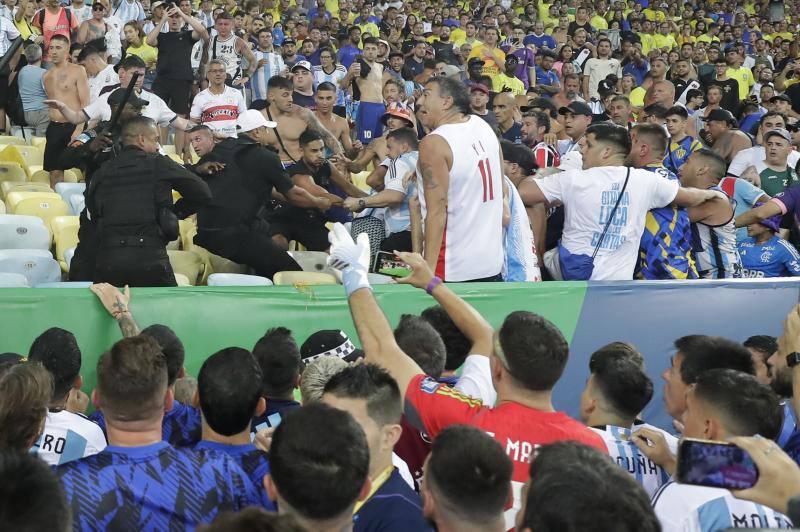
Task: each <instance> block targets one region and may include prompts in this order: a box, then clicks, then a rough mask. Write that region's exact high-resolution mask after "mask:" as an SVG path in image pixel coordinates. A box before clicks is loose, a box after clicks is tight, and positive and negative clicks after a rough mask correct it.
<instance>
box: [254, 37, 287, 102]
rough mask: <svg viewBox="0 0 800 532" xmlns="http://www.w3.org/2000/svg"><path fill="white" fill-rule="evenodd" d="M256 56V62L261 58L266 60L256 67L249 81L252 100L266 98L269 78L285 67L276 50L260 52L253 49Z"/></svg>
mask: <svg viewBox="0 0 800 532" xmlns="http://www.w3.org/2000/svg"><path fill="white" fill-rule="evenodd" d="M253 55H255V56H256V64H258V62H259V61H261V60H262V59H263V60H264V61H266V62H265V63H264V65H263V66H261V67H259V68H258V69H256V71H255V73H254V74H253V79H252V80H251V81H250V88H251V90H252V91H253V101H255V100H266V99H267V84H268V83H269V78H271V77H272V76H277V75H278V74H280V73H281V72H283V69H284V68H286V66H285V64H284V63H283V57H281V54H279V53H277V52H274V51H273V52H262V51H261V50H259V49H257V48H256V49H255V50H253Z"/></svg>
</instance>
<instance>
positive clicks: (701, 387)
mask: <svg viewBox="0 0 800 532" xmlns="http://www.w3.org/2000/svg"><path fill="white" fill-rule="evenodd" d="M694 397H695V399H696V400H697V401H701V402H702V403H704V404H706V405H708V406H709V407H711V408H712V409H713V410H714V411H715V412H716V413H717V414H718V415H719V417H720V421H721V422H722V424H723V425H724V426H725V429H726V432H727V433H728V434H729V435H731V436H755V435H756V434H760V435H761V436H763V437H765V438H768V439H770V440H772V439H775V438H777V437H778V435H779V434H780V431H781V425H782V424H783V408H782V407H781V404H780V398H779V397H778V395H777V394H776V393H775V392H774V391H773V390H772V388H770V387H769V386H767V385H766V384H762V383H760V382H758V380H756V378H755V377H753V376H752V375H748V374H746V373H742V372H741V371H736V370H732V369H712V370H709V371H706V372H704V373H702V374H701V375H700V376H698V377H697V382H696V383H695V386H694Z"/></svg>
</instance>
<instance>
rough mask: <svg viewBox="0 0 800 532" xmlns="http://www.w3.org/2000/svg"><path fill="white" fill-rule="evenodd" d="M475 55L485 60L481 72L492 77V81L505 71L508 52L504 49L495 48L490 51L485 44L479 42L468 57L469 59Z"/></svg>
mask: <svg viewBox="0 0 800 532" xmlns="http://www.w3.org/2000/svg"><path fill="white" fill-rule="evenodd" d="M473 57H479V58H481V59H482V60H483V61H484V62H485V64H484V65H483V69H482V70H481V74H483V75H484V76H489V77H490V78H492V82H494V78H495V77H496V76H498V75H499V74H500V73H501V72H502V71H503V67H504V66H505V62H506V54H505V52H503V50H501V49H500V48H494V49H493V50H491V51H490V50H489V49H488V48H487V47H486V45H485V44H478V45H475V46H473V47H472V53H470V54H469V57H467V61H469V60H470V59H472V58H473Z"/></svg>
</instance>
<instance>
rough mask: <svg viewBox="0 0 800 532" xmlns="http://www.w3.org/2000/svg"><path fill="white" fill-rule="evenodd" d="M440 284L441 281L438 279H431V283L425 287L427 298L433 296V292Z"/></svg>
mask: <svg viewBox="0 0 800 532" xmlns="http://www.w3.org/2000/svg"><path fill="white" fill-rule="evenodd" d="M440 284H442V280H441V279H439V278H438V277H434V278H433V279H431V282H429V283H428V286H426V287H425V291H426V292H428V295H429V296H432V295H433V291H434V290H435V289H436V287H437V286H439V285H440Z"/></svg>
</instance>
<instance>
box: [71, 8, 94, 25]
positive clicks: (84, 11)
mask: <svg viewBox="0 0 800 532" xmlns="http://www.w3.org/2000/svg"><path fill="white" fill-rule="evenodd" d="M68 9H69V10H70V11H72V16H73V17H75V20H77V21H78V24H81V23H82V22H86V21H87V20H89V19H90V18H92V6H90V5H86V4H83V6H81V7H75V6H69V8H68Z"/></svg>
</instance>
